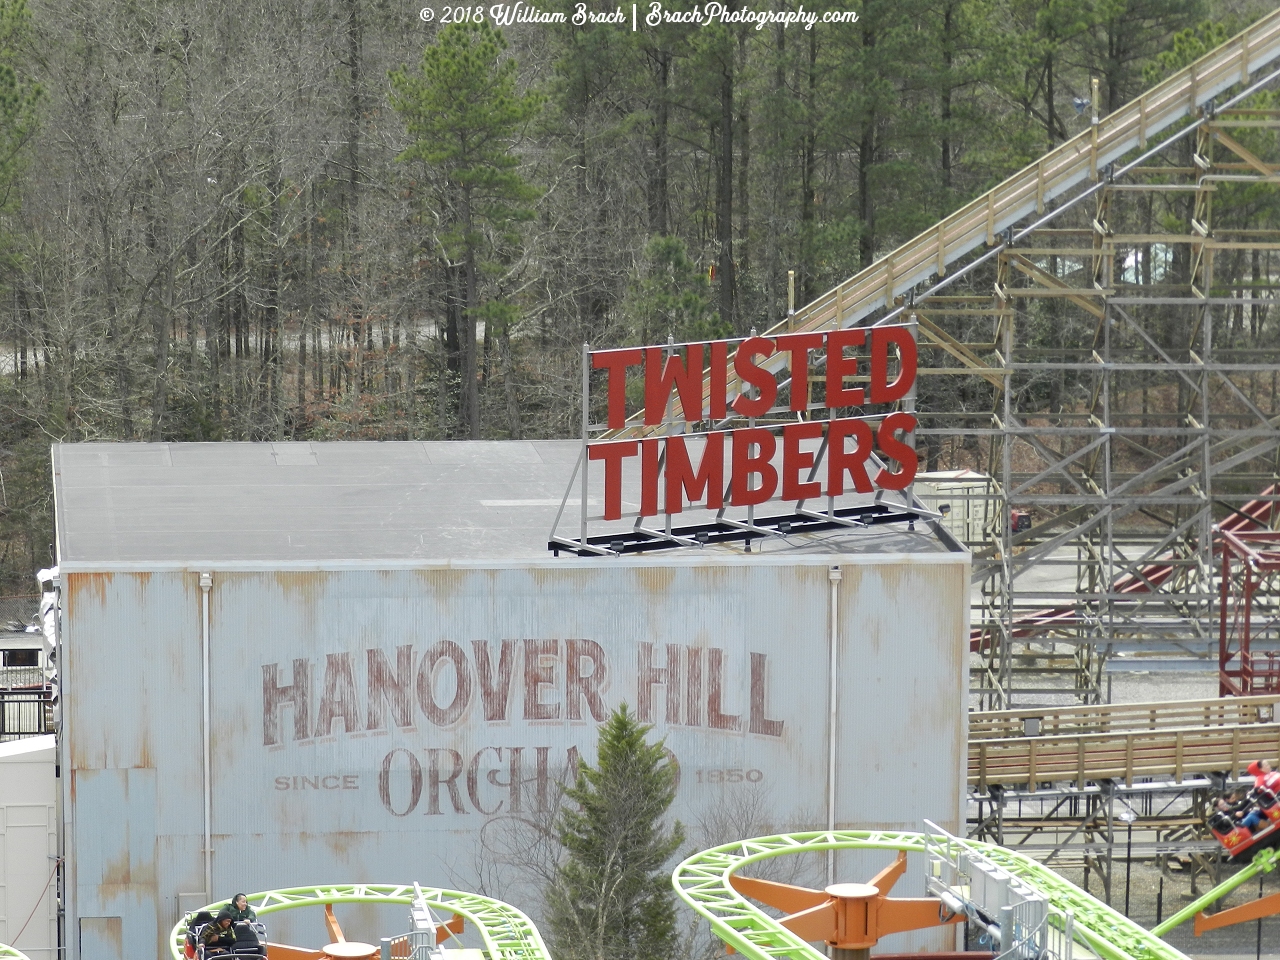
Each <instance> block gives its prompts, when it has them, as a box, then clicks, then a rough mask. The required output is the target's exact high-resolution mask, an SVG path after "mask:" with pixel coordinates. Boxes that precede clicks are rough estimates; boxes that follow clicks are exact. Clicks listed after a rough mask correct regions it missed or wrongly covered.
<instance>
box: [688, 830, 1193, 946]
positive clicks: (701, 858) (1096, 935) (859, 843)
mask: <svg viewBox="0 0 1280 960" xmlns="http://www.w3.org/2000/svg"><path fill="white" fill-rule="evenodd" d="M926 839H927V840H928V843H930V844H932V845H933V846H934V848H935V849H936V848H937V847H938V846H939V845H940V843H950V844H954V845H956V846H957V847H958V848H961V849H968V850H970V851H972V852H974V853H977V854H980V855H981V856H984V857H986V858H987V859H988V860H990V861H991V862H993V863H995V864H996V865H997V866H999V867H1000V868H1001V869H1003V870H1007V871H1008V872H1009V873H1011V874H1013V875H1014V876H1016V877H1018V879H1020V880H1021V881H1022V882H1023V883H1025V884H1027V885H1028V886H1029V887H1031V888H1033V889H1034V890H1035V891H1036V892H1037V893H1039V894H1040V895H1041V896H1043V897H1044V898H1045V899H1046V900H1048V901H1049V905H1050V907H1051V910H1052V912H1051V914H1050V922H1051V923H1054V921H1055V914H1056V915H1057V917H1058V922H1061V920H1060V918H1061V917H1062V916H1063V915H1066V914H1070V915H1071V917H1072V919H1073V926H1072V932H1073V934H1074V937H1075V938H1076V939H1077V940H1079V941H1081V942H1082V943H1083V944H1084V945H1085V946H1086V947H1088V948H1089V949H1090V950H1091V951H1092V952H1093V953H1095V954H1096V955H1097V956H1099V957H1102V958H1104V960H1188V958H1187V956H1186V955H1185V954H1183V953H1182V952H1181V951H1179V950H1175V949H1174V948H1173V947H1171V946H1169V944H1167V943H1165V942H1164V941H1163V940H1161V939H1160V938H1159V937H1157V936H1156V935H1155V934H1153V933H1152V932H1151V931H1149V930H1146V929H1145V928H1143V927H1141V926H1139V925H1138V924H1136V923H1134V922H1133V921H1132V920H1130V919H1129V918H1128V917H1126V916H1125V915H1124V914H1122V913H1120V912H1118V911H1116V910H1113V909H1112V908H1111V907H1109V906H1107V905H1106V904H1105V903H1103V902H1102V901H1100V900H1098V899H1096V898H1094V897H1091V896H1090V895H1089V894H1087V893H1085V892H1084V891H1083V890H1081V889H1080V888H1079V887H1077V886H1076V885H1075V884H1073V883H1071V882H1070V881H1068V880H1065V879H1063V878H1062V877H1060V876H1059V875H1058V874H1056V873H1054V871H1053V870H1051V869H1049V868H1048V867H1046V866H1044V865H1043V864H1040V863H1038V862H1036V861H1035V860H1032V859H1031V858H1030V857H1028V856H1025V855H1023V854H1020V853H1017V852H1015V851H1013V850H1009V849H1007V848H1005V847H1001V846H997V845H996V844H993V843H981V842H978V841H973V840H960V839H957V838H951V839H949V840H943V841H940V840H939V838H938V837H936V836H930V837H927V838H926V835H925V834H922V833H908V832H896V831H882V830H837V831H834V832H815V833H790V834H781V835H779V836H774V837H756V838H755V839H753V840H740V841H738V842H736V843H727V844H724V845H723V846H720V847H715V848H713V849H711V850H704V851H703V852H701V853H698V854H694V855H693V856H692V857H690V858H689V859H687V860H685V861H684V862H683V863H681V864H680V865H679V866H678V867H676V869H675V872H674V873H673V874H672V882H673V884H674V885H675V888H676V893H677V894H679V896H680V898H681V899H682V900H684V901H685V903H687V904H688V905H689V906H690V907H692V908H693V909H694V910H695V911H696V912H698V913H699V914H701V915H702V916H703V917H705V918H706V919H707V920H708V921H710V923H711V929H712V931H713V932H714V933H715V935H716V936H717V937H719V938H720V939H721V940H723V941H724V942H725V943H727V944H729V945H731V946H732V947H733V948H734V949H735V950H737V951H738V952H740V953H741V954H743V955H744V956H745V957H748V958H750V960H781V958H786V960H826V955H825V954H824V953H822V952H821V951H820V950H817V949H816V948H814V947H813V946H810V945H809V944H808V943H806V942H805V941H803V940H801V939H800V938H799V937H798V936H796V934H794V933H792V932H791V931H790V930H787V929H786V928H785V927H783V926H782V925H781V924H780V923H779V922H778V921H777V920H775V919H774V918H772V917H770V916H769V915H768V914H766V913H764V912H763V911H762V910H760V909H759V908H757V907H756V906H754V905H753V904H752V903H751V902H750V901H749V900H747V899H746V898H745V897H744V896H742V895H741V894H740V893H738V892H737V891H736V890H734V889H733V887H732V886H731V885H730V881H729V878H730V877H731V876H732V875H733V874H734V873H736V872H738V871H739V870H743V869H745V868H747V867H749V866H751V865H752V864H754V863H759V862H761V861H763V860H768V859H770V858H772V857H778V856H784V855H787V854H792V853H821V852H825V851H828V850H886V851H898V850H904V851H906V852H908V853H921V854H924V853H926V851H927V847H926Z"/></svg>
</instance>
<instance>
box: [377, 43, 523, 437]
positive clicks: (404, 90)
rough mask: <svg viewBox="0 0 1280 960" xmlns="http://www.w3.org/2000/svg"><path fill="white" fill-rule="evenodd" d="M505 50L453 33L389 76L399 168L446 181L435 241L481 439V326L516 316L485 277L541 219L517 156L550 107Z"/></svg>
mask: <svg viewBox="0 0 1280 960" xmlns="http://www.w3.org/2000/svg"><path fill="white" fill-rule="evenodd" d="M506 47H507V42H506V40H505V39H504V38H503V36H502V33H501V32H500V31H498V30H495V29H494V28H493V27H492V26H491V25H490V24H489V22H488V21H487V20H482V21H480V22H479V23H455V24H451V25H450V26H448V27H445V28H444V29H443V30H441V31H440V33H439V35H438V36H437V37H436V40H435V42H434V43H432V44H430V45H429V46H428V47H427V48H426V49H425V50H424V51H423V53H422V64H421V68H420V69H419V70H418V71H410V70H409V69H407V68H403V69H400V70H395V71H393V72H392V74H391V89H392V98H391V103H392V106H394V107H395V109H396V111H397V112H398V113H399V114H400V115H401V116H402V117H403V118H404V121H405V126H406V127H408V130H409V135H410V136H411V137H413V138H414V142H413V143H412V144H411V145H410V146H409V148H408V149H407V150H405V151H404V152H402V153H401V154H400V155H399V157H397V159H398V160H400V161H402V162H403V161H412V160H420V161H422V162H423V163H424V164H425V165H426V167H427V169H428V170H429V171H430V172H431V173H432V174H434V175H435V176H436V177H438V178H440V180H442V181H443V194H444V195H443V196H442V197H440V198H438V199H439V200H440V201H441V203H440V206H441V210H440V211H439V212H438V214H437V215H438V216H439V218H440V220H441V221H442V229H441V230H440V231H439V233H438V236H437V237H436V240H437V242H438V243H439V245H440V247H441V248H443V251H444V254H445V257H446V258H447V259H448V261H449V270H450V273H451V277H450V281H451V282H450V286H451V287H452V288H453V289H454V291H455V292H454V299H455V301H456V302H457V304H458V306H459V307H460V311H459V313H460V316H457V317H455V318H453V319H456V320H460V321H461V322H459V323H458V329H459V333H460V336H459V339H460V345H461V354H462V358H461V359H462V363H461V373H462V397H461V401H462V402H461V410H460V413H461V420H462V424H463V428H464V431H465V432H466V434H467V435H468V436H469V437H470V438H471V439H472V440H478V439H480V396H479V381H478V377H477V374H478V369H477V363H476V321H477V320H479V319H489V320H494V319H496V320H498V321H499V322H500V323H510V311H509V310H507V309H505V308H504V306H503V305H501V304H495V303H494V302H493V298H487V299H486V298H485V297H484V296H483V292H482V290H481V284H482V283H483V281H484V279H485V278H484V274H485V273H486V272H487V271H488V270H489V269H491V268H492V267H493V266H494V265H495V264H496V263H497V262H499V261H500V259H501V254H500V251H501V249H502V248H503V247H504V246H506V247H508V248H509V247H511V246H512V245H513V241H514V240H515V237H514V234H513V228H514V227H515V225H516V224H518V223H519V222H521V221H523V220H528V219H530V218H531V217H532V216H533V214H532V212H531V211H530V210H529V209H528V208H527V206H526V205H527V204H528V203H529V201H531V200H532V199H533V198H534V197H535V196H536V195H537V192H536V191H535V190H534V189H533V188H532V187H531V186H530V185H529V184H528V183H526V182H525V180H524V178H523V177H521V176H520V174H519V172H518V171H517V169H516V168H517V167H518V166H519V164H520V160H519V158H518V157H517V156H516V154H515V153H514V151H513V149H512V148H513V145H514V141H515V139H516V137H517V135H518V134H519V132H520V130H521V128H522V127H523V126H524V125H525V124H526V123H528V122H529V121H530V120H531V119H532V118H533V117H534V116H535V114H537V112H538V111H539V110H540V109H541V108H542V98H541V97H540V96H538V95H537V94H534V93H528V92H526V93H520V92H519V91H518V90H517V89H516V62H515V61H514V60H512V59H510V58H505V59H504V58H503V56H502V54H503V51H505V50H506Z"/></svg>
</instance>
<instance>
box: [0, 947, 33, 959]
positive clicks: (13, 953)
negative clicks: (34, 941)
mask: <svg viewBox="0 0 1280 960" xmlns="http://www.w3.org/2000/svg"><path fill="white" fill-rule="evenodd" d="M0 960H28V958H27V955H26V954H25V953H23V952H22V951H21V950H19V949H18V948H17V947H11V946H9V945H8V944H4V943H0Z"/></svg>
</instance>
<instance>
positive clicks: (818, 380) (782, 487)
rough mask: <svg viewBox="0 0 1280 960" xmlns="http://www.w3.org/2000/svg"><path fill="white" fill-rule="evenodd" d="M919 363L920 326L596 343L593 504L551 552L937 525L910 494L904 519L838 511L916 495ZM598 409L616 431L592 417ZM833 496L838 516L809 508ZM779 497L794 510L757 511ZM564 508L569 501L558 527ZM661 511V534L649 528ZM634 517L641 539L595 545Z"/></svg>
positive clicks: (592, 353)
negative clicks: (688, 521)
mask: <svg viewBox="0 0 1280 960" xmlns="http://www.w3.org/2000/svg"><path fill="white" fill-rule="evenodd" d="M916 360H917V355H916V342H915V329H914V324H910V325H900V326H889V325H885V326H875V327H869V328H853V329H847V330H832V331H826V332H816V331H814V332H793V333H780V334H777V335H770V336H756V335H752V336H750V337H748V338H746V339H743V340H714V341H711V342H708V343H686V344H675V343H668V344H667V345H665V346H649V347H622V348H616V349H610V350H591V349H590V347H589V346H587V345H584V347H583V373H582V420H583V424H584V428H583V436H582V442H583V456H582V457H581V459H580V460H579V462H578V470H577V471H576V473H575V476H574V478H573V480H572V481H571V482H570V491H572V489H573V487H574V486H575V484H576V485H577V486H578V490H579V494H580V497H579V499H580V502H581V514H580V518H579V519H580V530H579V536H578V537H577V538H576V539H570V538H565V537H560V536H557V535H556V532H555V530H553V532H552V536H551V539H550V541H549V543H548V547H549V548H550V549H551V550H554V551H556V552H557V553H559V551H560V550H563V549H568V550H571V551H573V552H576V553H579V554H592V553H594V554H610V553H620V552H626V551H630V550H651V549H656V548H661V547H665V546H682V545H688V544H692V543H707V542H713V541H720V540H729V539H737V540H743V539H745V540H747V541H748V542H749V541H750V540H751V539H752V537H753V536H765V535H769V534H770V533H772V532H776V531H777V530H778V529H779V527H781V528H782V529H783V530H791V529H804V528H820V527H827V528H829V527H832V526H840V525H855V526H862V525H865V524H867V523H869V522H884V521H885V520H889V519H913V518H915V517H917V516H926V515H928V512H927V511H922V510H920V509H918V508H919V505H918V504H917V503H915V502H914V500H913V499H912V498H911V497H910V496H909V494H908V495H907V496H906V497H905V498H904V499H903V503H902V506H901V508H898V507H897V506H896V505H887V504H886V503H885V502H883V500H882V498H879V497H877V498H876V502H875V503H872V504H867V503H861V504H851V503H842V504H839V505H837V499H838V498H842V497H846V496H848V495H855V494H871V493H875V492H876V491H908V490H909V488H910V485H911V482H912V480H913V479H914V478H915V474H916V455H915V444H914V431H915V429H916V418H915V416H914V415H913V413H912V410H913V408H914V396H915V389H914V388H915V382H916V370H917V362H916ZM593 388H594V390H595V391H596V397H595V398H593V397H592V391H593ZM601 392H603V402H601V397H600V393H601ZM601 413H603V415H604V422H603V423H600V422H593V417H595V416H599V415H600V414H601ZM593 471H596V472H597V476H598V480H597V481H595V482H594V485H593V481H592V480H591V478H590V475H591V473H592V472H593ZM589 491H599V496H597V497H596V498H595V500H594V502H595V504H597V505H600V506H602V507H603V510H602V511H601V512H598V513H595V514H592V513H591V512H590V507H591V505H592V502H593V500H592V496H591V494H590V492H589ZM626 493H630V494H631V495H632V499H631V500H628V499H627V498H626V495H625V494H626ZM823 497H825V498H826V501H827V502H826V509H825V511H822V512H818V511H814V510H810V509H806V502H807V501H812V500H818V499H820V498H823ZM569 498H570V492H566V494H565V503H566V504H567V503H568V501H569ZM863 500H865V498H863ZM775 502H776V503H785V504H791V505H793V506H792V509H791V511H790V512H788V513H785V514H782V515H777V516H768V517H766V516H757V515H756V508H757V507H758V506H761V505H763V504H769V503H775ZM686 508H695V509H699V510H704V511H716V513H715V517H714V520H711V521H709V522H702V523H697V524H693V525H691V526H688V527H682V528H675V527H673V521H672V517H673V516H675V515H678V514H680V513H682V512H684V511H685V509H686ZM734 508H738V509H737V510H736V512H735V513H733V514H731V513H730V511H731V510H733V509H734ZM774 509H776V508H774ZM744 511H745V515H744ZM563 513H564V507H563V505H562V508H561V516H557V518H556V529H558V528H559V525H560V520H561V517H562V516H563ZM658 516H662V517H664V518H665V524H664V526H663V527H662V529H654V528H652V527H651V526H649V525H647V524H646V522H645V521H646V519H647V518H649V517H658ZM624 518H634V519H635V524H634V527H633V528H632V529H631V530H630V531H621V532H619V530H618V528H617V525H615V526H614V528H612V529H611V531H610V532H608V533H605V534H603V535H596V536H591V535H589V530H588V526H589V524H590V523H591V522H594V521H621V520H623V519H624Z"/></svg>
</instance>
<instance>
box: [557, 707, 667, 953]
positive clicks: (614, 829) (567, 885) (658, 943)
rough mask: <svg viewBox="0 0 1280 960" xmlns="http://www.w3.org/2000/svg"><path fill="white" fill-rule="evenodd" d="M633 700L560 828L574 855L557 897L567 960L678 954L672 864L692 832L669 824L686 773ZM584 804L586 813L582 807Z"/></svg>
mask: <svg viewBox="0 0 1280 960" xmlns="http://www.w3.org/2000/svg"><path fill="white" fill-rule="evenodd" d="M650 729H651V728H650V727H647V726H644V725H642V724H641V723H639V722H638V721H637V719H636V717H635V715H634V714H632V713H630V712H629V711H628V709H627V705H626V704H625V703H624V704H623V705H622V706H621V707H619V708H618V709H617V710H616V711H614V713H613V714H612V715H611V716H610V717H609V719H608V721H607V722H606V723H605V725H604V726H603V727H602V728H601V730H600V740H599V746H598V759H597V765H596V767H595V768H592V767H589V766H587V765H586V764H583V765H582V766H580V767H579V769H578V774H577V780H576V782H575V784H574V786H573V787H571V788H569V789H568V790H566V791H565V797H566V798H567V799H568V800H569V801H570V803H569V804H567V805H566V806H565V808H564V810H563V811H562V813H561V815H560V820H559V823H558V824H557V832H558V833H559V838H560V843H561V845H562V846H563V847H564V850H565V853H566V857H565V860H564V861H563V862H562V863H561V864H560V866H559V868H558V869H557V871H556V876H555V881H554V883H553V884H552V887H551V890H550V892H549V895H548V904H547V906H548V919H549V926H550V932H551V937H552V942H553V947H554V953H555V955H556V957H557V960H668V958H670V957H671V955H672V952H673V950H674V948H675V945H676V921H675V904H674V900H673V894H672V890H671V880H670V878H669V877H668V875H667V872H666V870H665V869H664V867H665V866H666V864H667V861H668V860H669V859H670V858H671V856H672V854H674V853H675V852H676V850H677V849H678V848H679V846H680V844H681V843H683V842H684V829H683V828H682V827H681V825H680V824H679V822H677V823H675V824H674V825H672V826H670V827H668V826H667V824H666V823H665V821H664V817H665V815H666V812H667V809H668V808H669V807H670V806H671V801H672V800H673V799H675V792H676V777H677V771H676V767H675V764H674V763H673V762H672V761H671V759H669V758H668V756H667V753H666V750H665V748H664V747H663V743H662V741H661V740H659V741H658V742H656V743H649V742H647V741H646V735H647V734H648V732H649V730H650ZM574 807H576V809H574Z"/></svg>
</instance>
